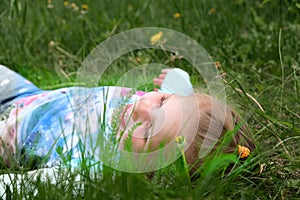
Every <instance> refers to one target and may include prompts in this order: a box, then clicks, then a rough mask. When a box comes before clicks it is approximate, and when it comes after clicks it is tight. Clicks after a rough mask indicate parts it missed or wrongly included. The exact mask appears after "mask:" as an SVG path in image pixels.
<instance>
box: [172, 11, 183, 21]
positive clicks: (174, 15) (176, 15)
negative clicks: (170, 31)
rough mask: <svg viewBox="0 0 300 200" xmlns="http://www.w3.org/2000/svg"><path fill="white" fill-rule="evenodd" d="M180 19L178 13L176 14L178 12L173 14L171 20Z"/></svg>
mask: <svg viewBox="0 0 300 200" xmlns="http://www.w3.org/2000/svg"><path fill="white" fill-rule="evenodd" d="M180 17H181V15H180V13H178V12H177V13H174V14H173V18H174V19H178V18H180Z"/></svg>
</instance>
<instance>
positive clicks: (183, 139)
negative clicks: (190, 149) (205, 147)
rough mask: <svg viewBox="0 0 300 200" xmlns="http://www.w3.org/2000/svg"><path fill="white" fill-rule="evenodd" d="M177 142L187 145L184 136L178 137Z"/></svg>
mask: <svg viewBox="0 0 300 200" xmlns="http://www.w3.org/2000/svg"><path fill="white" fill-rule="evenodd" d="M175 142H176V143H177V144H180V145H181V144H183V145H184V144H185V137H184V136H183V135H180V136H177V137H176V138H175Z"/></svg>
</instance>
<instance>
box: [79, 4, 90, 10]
mask: <svg viewBox="0 0 300 200" xmlns="http://www.w3.org/2000/svg"><path fill="white" fill-rule="evenodd" d="M81 9H82V10H88V9H89V6H88V5H87V4H82V5H81Z"/></svg>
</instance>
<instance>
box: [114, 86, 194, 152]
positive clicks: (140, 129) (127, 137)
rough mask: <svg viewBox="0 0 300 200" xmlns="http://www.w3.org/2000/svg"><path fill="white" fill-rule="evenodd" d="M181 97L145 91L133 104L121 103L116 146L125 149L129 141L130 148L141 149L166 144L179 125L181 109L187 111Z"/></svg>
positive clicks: (149, 149)
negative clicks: (117, 144) (117, 143)
mask: <svg viewBox="0 0 300 200" xmlns="http://www.w3.org/2000/svg"><path fill="white" fill-rule="evenodd" d="M184 99H185V97H181V96H177V95H173V94H172V95H171V94H166V93H160V92H149V93H146V94H145V95H143V96H142V97H141V98H140V99H139V100H138V101H137V102H136V103H135V104H130V105H127V106H125V107H124V108H123V112H121V114H120V116H119V117H120V121H121V125H120V127H119V131H118V135H117V136H118V138H119V139H120V144H119V145H120V148H121V149H126V148H127V147H126V146H127V144H128V143H129V144H130V148H131V149H130V150H131V151H133V152H145V151H154V150H156V149H158V148H159V147H160V146H161V145H166V144H168V143H169V142H170V141H171V140H173V139H174V138H175V136H176V135H177V134H178V130H179V129H180V127H182V121H183V119H182V117H183V116H184V114H183V112H184V111H187V110H186V109H183V107H186V106H183V104H186V103H189V102H187V101H185V100H184ZM188 107H190V106H188ZM192 109H195V107H194V108H192Z"/></svg>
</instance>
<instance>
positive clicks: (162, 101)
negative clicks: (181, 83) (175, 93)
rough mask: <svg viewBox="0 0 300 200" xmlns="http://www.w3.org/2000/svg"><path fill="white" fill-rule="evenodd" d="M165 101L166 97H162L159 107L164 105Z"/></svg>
mask: <svg viewBox="0 0 300 200" xmlns="http://www.w3.org/2000/svg"><path fill="white" fill-rule="evenodd" d="M166 99H167V97H165V96H162V97H161V99H160V106H162V105H163V104H164V101H165V100H166Z"/></svg>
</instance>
